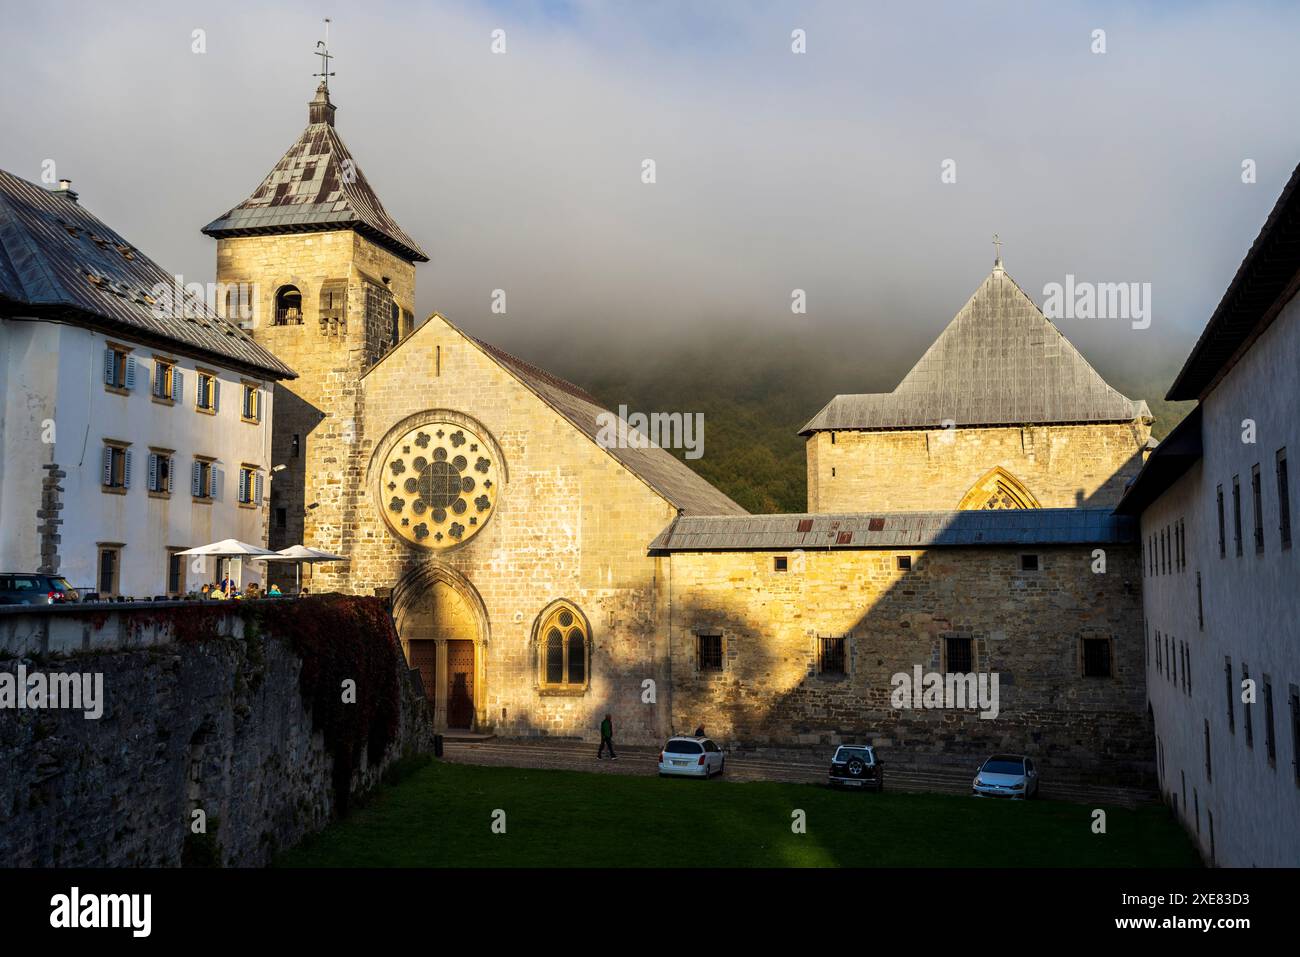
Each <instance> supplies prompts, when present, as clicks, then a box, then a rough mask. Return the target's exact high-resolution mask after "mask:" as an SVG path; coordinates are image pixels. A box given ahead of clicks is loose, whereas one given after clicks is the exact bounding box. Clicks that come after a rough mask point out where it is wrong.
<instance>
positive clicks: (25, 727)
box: [0, 599, 433, 867]
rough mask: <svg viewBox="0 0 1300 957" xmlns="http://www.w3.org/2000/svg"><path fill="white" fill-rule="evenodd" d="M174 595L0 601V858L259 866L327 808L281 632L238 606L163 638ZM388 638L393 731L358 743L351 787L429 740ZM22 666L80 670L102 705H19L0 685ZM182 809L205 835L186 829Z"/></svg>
mask: <svg viewBox="0 0 1300 957" xmlns="http://www.w3.org/2000/svg"><path fill="white" fill-rule="evenodd" d="M354 600H356V599H354ZM361 600H367V599H361ZM368 600H370V601H373V600H374V599H368ZM185 604H187V603H179V602H147V603H136V604H134V605H130V604H127V605H122V604H112V605H108V604H97V605H80V606H79V605H69V606H24V607H7V608H0V867H50V866H55V867H122V866H127V867H132V866H135V867H159V866H161V867H174V866H179V865H181V864H182V862H185V863H189V864H200V863H205V864H212V865H221V866H228V867H229V866H240V867H258V866H264V865H266V864H267V863H269V862H270V860H271V858H272V856H273V855H274V854H275V853H276V852H277V851H278V850H280V849H282V848H286V847H289V846H292V845H293V844H296V843H297V842H298V841H300V840H302V839H303V838H304V837H306V836H307V835H309V834H312V833H314V832H316V831H318V830H320V829H321V828H322V827H324V826H325V825H326V824H328V823H329V822H330V820H331V819H332V818H333V817H334V816H335V814H336V810H337V808H336V801H337V797H336V791H335V787H334V783H333V772H334V764H335V757H334V756H333V755H332V754H331V753H330V751H329V749H328V748H327V746H326V743H325V738H324V736H323V735H322V733H321V732H320V731H318V730H315V729H314V728H313V721H312V713H311V705H310V703H309V702H308V701H307V700H305V699H304V697H303V693H302V691H301V688H300V676H301V672H302V668H303V659H302V658H300V657H299V656H298V655H297V654H296V653H295V651H294V649H293V645H292V643H291V642H290V641H289V640H286V639H285V638H284V637H283V636H277V635H272V634H259V633H258V629H256V628H248V629H246V628H245V622H244V619H243V618H242V616H241V614H240V612H241V609H239V608H238V607H232V608H231V609H230V610H229V613H228V614H227V615H221V616H220V617H219V619H218V628H217V634H218V637H209V638H204V639H202V640H197V641H187V640H175V636H174V635H173V634H172V633H171V632H172V631H173V630H174V629H173V628H171V627H169V626H168V625H166V624H160V623H159V622H158V613H159V612H165V611H166V610H167V609H169V608H178V607H181V606H184V605H185ZM188 604H190V605H193V603H188ZM316 613H317V611H316V610H313V614H316ZM164 617H167V616H166V615H164ZM171 617H175V613H172V615H171ZM246 632H247V633H246ZM388 638H389V640H390V641H391V644H392V647H393V654H392V668H393V670H394V672H395V674H396V678H397V682H396V687H397V689H398V694H399V707H398V722H397V731H396V734H395V735H394V736H393V737H392V739H391V740H390V741H389V743H388V746H387V748H386V750H385V752H384V756H383V759H382V760H381V761H379V762H377V763H374V764H372V763H371V762H369V761H368V759H367V755H366V751H365V749H364V748H363V749H362V753H361V757H360V760H359V762H358V766H357V767H356V769H355V771H354V773H353V775H352V779H351V790H350V794H351V795H360V794H362V793H364V792H366V791H368V790H369V789H370V788H371V787H373V786H374V785H375V784H376V783H378V781H379V780H380V778H381V777H382V776H383V774H384V772H385V771H386V770H387V769H388V768H389V767H390V766H391V765H392V764H393V763H394V762H395V761H397V760H398V759H400V758H401V757H403V756H408V755H413V754H422V753H426V752H428V751H430V750H432V744H433V741H432V730H431V726H430V723H429V716H428V711H427V708H426V705H425V702H424V699H423V696H422V695H420V694H419V693H418V692H417V690H416V687H415V686H414V685H413V684H412V681H411V678H410V672H409V670H408V668H407V666H406V662H405V659H404V658H403V657H402V655H401V650H400V647H399V646H398V644H397V639H396V634H395V633H392V634H391V635H390V636H388ZM381 647H382V646H381ZM20 671H21V672H22V673H25V674H26V675H28V676H31V675H33V674H38V673H39V674H42V675H46V676H54V675H69V676H71V675H91V676H92V679H91V681H92V689H93V683H94V681H95V680H99V681H102V685H101V687H102V692H101V693H100V695H99V702H100V703H99V705H98V708H99V709H102V713H101V715H100V716H99V717H98V718H90V717H86V716H85V712H84V711H83V710H72V709H68V708H60V709H54V708H42V709H31V708H24V709H17V708H16V707H14V705H13V700H12V694H11V697H10V699H8V700H6V699H5V697H4V690H5V684H6V683H8V685H9V687H10V688H11V689H12V688H13V687H14V684H15V678H16V676H17V675H18V674H19V673H20ZM93 676H99V678H98V679H95V678H94V677H93ZM50 684H51V686H52V685H53V682H50ZM65 687H66V686H65ZM83 687H84V686H83ZM390 687H391V686H390ZM366 690H367V689H366V688H364V687H360V688H358V695H364V694H365V693H366ZM92 695H93V690H92ZM80 704H81V705H82V707H83V708H84V707H85V706H86V705H87V704H88V701H87V700H82V701H81V702H80ZM196 810H201V811H202V812H203V815H204V817H205V818H206V833H203V834H195V833H193V825H194V822H195V819H196V815H195V813H194V812H195V811H196Z"/></svg>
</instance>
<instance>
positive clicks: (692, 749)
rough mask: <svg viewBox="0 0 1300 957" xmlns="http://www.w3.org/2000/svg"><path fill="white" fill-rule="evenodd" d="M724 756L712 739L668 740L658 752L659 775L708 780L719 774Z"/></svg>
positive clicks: (724, 761) (683, 738) (678, 738)
mask: <svg viewBox="0 0 1300 957" xmlns="http://www.w3.org/2000/svg"><path fill="white" fill-rule="evenodd" d="M725 764H726V756H725V755H723V753H722V749H721V748H720V747H718V746H717V744H715V743H714V741H713V739H712V738H693V737H677V738H670V739H669V740H668V743H667V744H665V745H664V749H663V750H662V751H660V752H659V774H660V775H665V774H673V775H682V776H684V777H690V778H709V777H712V776H713V775H715V774H721V773H722V769H723V766H724V765H725Z"/></svg>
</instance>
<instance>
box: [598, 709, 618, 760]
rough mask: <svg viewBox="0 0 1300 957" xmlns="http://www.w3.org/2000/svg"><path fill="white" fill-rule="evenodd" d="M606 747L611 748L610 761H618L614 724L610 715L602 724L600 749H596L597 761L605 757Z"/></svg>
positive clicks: (606, 716)
mask: <svg viewBox="0 0 1300 957" xmlns="http://www.w3.org/2000/svg"><path fill="white" fill-rule="evenodd" d="M606 746H608V747H609V757H610V760H611V761H617V760H618V755H617V754H615V753H614V722H613V720H612V719H611V718H610V716H609V715H605V720H604V721H602V722H601V723H600V747H599V748H597V749H596V760H597V761H599V760H600V759H601V758H603V757H604V756H605V748H606Z"/></svg>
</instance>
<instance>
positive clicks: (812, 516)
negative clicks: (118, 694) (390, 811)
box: [204, 85, 1152, 775]
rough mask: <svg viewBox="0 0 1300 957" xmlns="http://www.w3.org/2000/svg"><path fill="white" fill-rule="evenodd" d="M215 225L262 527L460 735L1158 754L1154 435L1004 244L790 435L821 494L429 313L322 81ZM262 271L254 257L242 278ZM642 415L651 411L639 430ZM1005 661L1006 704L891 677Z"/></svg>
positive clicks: (401, 238)
mask: <svg viewBox="0 0 1300 957" xmlns="http://www.w3.org/2000/svg"><path fill="white" fill-rule="evenodd" d="M308 118H309V122H308V126H307V128H306V129H305V130H304V131H303V132H302V135H301V136H300V137H299V138H298V139H297V141H296V142H295V143H294V144H293V145H292V146H291V147H290V148H289V150H288V152H286V153H285V154H284V156H283V157H282V158H281V159H280V161H279V162H278V163H277V164H276V165H275V166H274V168H273V169H272V170H271V172H270V174H269V175H268V176H267V177H266V179H265V180H264V181H263V182H262V184H261V186H259V187H258V189H257V190H256V191H255V192H254V193H253V194H252V195H251V196H250V197H249V198H248V199H246V200H244V201H243V202H241V203H240V204H239V205H237V206H235V207H234V208H233V209H231V210H229V211H228V212H226V213H225V214H224V215H222V216H221V217H220V218H218V219H217V220H215V221H214V222H212V223H210V224H209V225H208V226H206V227H205V228H204V232H205V233H207V234H208V235H210V236H213V237H215V238H216V240H217V273H218V275H217V278H218V281H219V282H221V283H226V284H233V285H236V286H237V287H238V288H248V289H251V290H252V291H253V292H252V295H253V297H254V301H253V302H251V303H242V304H241V305H243V306H249V305H251V306H252V310H251V314H252V315H253V316H254V317H255V318H254V319H253V321H252V322H250V323H246V325H247V326H250V327H251V328H250V332H251V335H252V336H253V338H254V339H255V340H256V342H257V343H258V344H260V345H261V346H263V347H265V348H266V349H267V350H268V351H269V352H270V353H272V354H273V355H274V356H276V357H277V358H278V359H279V360H281V361H283V362H284V363H285V364H287V365H288V366H289V367H291V368H292V369H293V370H295V371H296V372H297V373H298V378H297V379H294V380H292V381H287V382H284V383H281V384H279V385H277V386H276V395H275V418H274V423H273V439H272V456H271V461H272V462H273V463H275V469H276V471H275V472H274V474H273V476H272V480H271V493H270V509H269V513H268V514H269V519H268V520H269V522H270V543H271V547H272V548H280V547H283V546H286V545H291V544H295V543H298V542H304V543H306V544H308V545H310V546H314V547H318V548H323V549H326V550H329V551H332V552H337V553H339V554H342V555H345V556H347V558H348V560H347V561H345V562H339V563H336V564H332V565H320V566H317V570H316V572H315V577H314V579H313V587H314V588H315V589H317V590H320V589H330V590H339V591H344V592H351V593H358V594H378V595H381V596H386V597H388V598H389V599H390V600H391V606H392V611H393V615H394V617H395V619H396V621H397V624H398V629H399V632H400V635H401V638H402V642H403V646H404V649H405V651H406V653H407V656H408V659H409V662H410V664H411V666H412V668H413V669H417V670H418V671H419V673H420V676H421V678H422V683H423V687H424V689H425V691H426V694H427V695H428V697H429V698H430V700H431V702H432V704H433V711H434V715H435V719H434V720H435V722H436V724H437V726H438V727H440V728H446V729H473V730H477V731H485V732H495V733H496V734H499V735H504V736H533V735H550V736H556V737H569V738H574V737H577V738H583V739H587V740H594V739H595V737H596V727H597V725H598V723H599V721H600V719H601V717H602V716H603V715H604V714H605V713H606V712H609V713H611V714H612V715H613V717H614V723H615V728H616V731H617V738H618V739H619V740H620V741H623V742H627V743H639V744H658V743H662V741H663V739H664V737H665V736H666V735H668V734H670V733H672V732H674V731H677V732H680V731H689V730H691V729H693V728H694V727H695V726H697V725H699V724H703V725H704V726H705V727H706V728H707V730H708V732H709V733H710V734H711V735H713V736H714V737H716V738H717V739H719V740H720V741H723V742H725V743H728V744H733V745H771V746H781V745H795V744H823V745H829V744H833V743H837V742H839V741H862V740H872V741H874V742H876V743H877V744H878V745H879V746H881V747H882V748H884V749H886V750H887V751H892V752H894V753H895V754H899V755H903V754H906V753H938V752H952V753H957V754H976V753H987V752H989V751H991V750H1002V749H1007V750H1013V751H1023V752H1026V753H1030V754H1034V755H1037V756H1039V757H1040V758H1041V759H1042V760H1044V761H1045V762H1046V763H1047V764H1048V765H1049V766H1050V765H1051V764H1053V763H1056V764H1059V765H1070V766H1076V767H1090V766H1095V765H1097V764H1099V763H1101V762H1105V763H1106V764H1107V765H1108V766H1109V767H1110V768H1111V769H1119V770H1123V771H1129V772H1132V773H1133V774H1135V775H1144V774H1147V773H1149V771H1150V768H1151V762H1152V754H1151V744H1150V742H1151V735H1150V730H1149V727H1148V725H1147V718H1146V714H1145V699H1146V692H1145V683H1144V666H1143V653H1144V645H1143V631H1142V603H1141V594H1140V586H1141V560H1142V558H1141V554H1140V547H1139V545H1138V543H1137V535H1136V531H1135V527H1134V524H1133V520H1132V519H1131V518H1129V517H1126V516H1119V515H1115V514H1113V506H1114V505H1115V503H1116V502H1117V501H1118V500H1119V498H1120V496H1121V494H1122V492H1123V489H1124V486H1125V484H1126V483H1127V482H1128V481H1129V480H1130V479H1131V478H1132V477H1133V476H1134V475H1135V474H1136V473H1137V471H1138V470H1139V469H1140V468H1141V465H1142V462H1143V457H1144V455H1145V453H1146V451H1147V449H1148V443H1149V439H1150V425H1151V415H1150V412H1149V411H1148V409H1147V407H1146V404H1145V403H1143V402H1140V401H1133V400H1130V399H1128V398H1125V397H1124V396H1123V395H1120V394H1119V393H1118V392H1116V391H1115V390H1114V389H1112V388H1111V387H1110V386H1109V385H1107V384H1106V382H1104V381H1103V380H1102V378H1101V377H1100V376H1099V375H1098V374H1097V373H1096V372H1095V371H1094V370H1093V368H1092V367H1091V366H1090V365H1089V364H1088V362H1087V361H1086V360H1085V359H1084V357H1083V356H1082V355H1080V353H1079V352H1078V351H1077V350H1076V349H1075V348H1074V347H1073V346H1072V345H1071V344H1070V343H1069V342H1068V341H1067V340H1066V339H1065V338H1064V337H1063V336H1062V335H1061V333H1060V332H1059V331H1058V330H1057V329H1056V328H1055V327H1054V326H1053V325H1052V324H1051V323H1050V322H1049V321H1048V320H1047V319H1046V318H1044V316H1043V314H1042V312H1041V311H1040V310H1039V309H1038V308H1037V307H1036V306H1035V305H1034V303H1033V301H1032V300H1031V299H1030V298H1029V297H1028V296H1027V295H1026V294H1025V293H1024V292H1023V291H1022V290H1021V289H1020V287H1019V286H1017V285H1016V283H1015V282H1014V281H1013V280H1012V278H1011V277H1010V276H1009V275H1008V274H1007V272H1006V271H1005V269H1004V268H1003V267H1002V265H1001V262H1000V261H999V262H997V263H996V264H995V266H994V268H993V269H992V271H991V273H990V274H989V275H988V276H987V278H985V279H984V281H983V282H982V283H981V284H980V286H979V287H978V288H977V289H976V290H975V292H974V294H973V295H972V296H971V298H970V300H969V301H968V302H967V303H966V304H965V305H964V306H962V307H961V309H960V310H959V311H958V312H957V314H956V317H955V318H954V319H953V320H952V321H951V322H950V323H949V324H948V326H947V328H945V329H943V330H942V332H941V333H940V334H939V336H938V338H937V339H936V340H935V342H934V344H933V345H932V346H931V347H930V348H929V350H928V351H927V352H926V353H925V354H924V355H923V356H921V358H920V360H919V361H918V362H917V364H916V366H915V367H914V368H913V369H912V370H911V371H910V372H909V373H908V374H907V376H906V377H905V378H904V379H903V380H902V381H901V382H900V383H899V385H898V387H897V388H895V389H894V391H893V392H890V393H887V394H873V395H840V396H835V397H834V398H832V399H831V400H830V401H829V402H828V403H827V405H826V406H825V408H823V409H822V410H821V411H820V412H819V413H818V414H817V415H816V416H815V417H814V418H813V419H812V420H811V421H810V422H808V424H807V425H806V426H805V427H804V429H803V430H802V434H803V435H805V436H806V438H807V470H808V509H807V512H806V513H804V514H794V515H750V514H748V513H746V512H745V511H744V510H743V509H742V508H740V507H739V506H738V505H736V503H735V502H733V501H731V500H730V499H729V498H728V497H727V496H726V495H725V494H723V493H722V492H720V491H719V490H717V489H716V488H714V487H713V486H711V485H710V484H709V483H707V482H706V481H704V480H703V479H702V478H700V477H699V476H698V475H697V474H696V473H695V472H693V471H692V470H691V469H689V468H688V467H687V466H686V465H685V464H683V463H682V462H681V461H679V460H678V459H677V458H675V457H674V456H673V455H671V454H670V453H669V452H667V451H665V450H662V449H659V448H655V447H653V446H649V445H647V444H645V443H639V442H637V441H632V442H629V443H626V445H627V446H628V447H606V446H608V445H609V443H607V442H604V443H603V442H601V441H599V433H600V429H599V427H598V418H597V417H598V416H600V415H601V414H602V412H603V411H604V410H603V409H602V408H601V406H600V405H599V403H598V402H597V401H596V400H595V399H594V398H593V397H592V396H590V395H588V394H587V393H586V392H584V391H583V390H582V389H581V388H579V387H578V386H576V385H573V384H571V383H569V382H566V381H564V380H562V379H560V378H557V377H555V376H553V375H550V374H548V373H546V372H545V371H543V370H541V369H539V368H536V367H535V366H533V365H530V364H529V363H527V362H524V361H522V360H520V359H518V358H515V357H514V356H511V355H509V354H507V353H505V352H503V351H502V350H501V349H499V348H497V347H495V346H493V345H491V344H489V343H487V342H484V341H482V340H481V339H478V338H476V337H474V336H472V335H470V334H468V333H466V332H464V331H462V330H461V329H459V328H458V327H457V326H456V325H454V324H453V323H452V322H451V321H449V320H448V319H446V318H445V317H443V316H441V315H437V314H434V315H432V316H430V317H429V319H428V320H427V321H425V322H423V323H422V324H420V325H418V326H416V325H415V324H414V322H413V313H414V301H415V265H416V264H417V263H421V262H426V261H427V260H428V256H427V255H426V254H425V253H424V252H423V251H422V250H421V248H420V246H419V244H418V243H417V242H416V241H415V240H414V239H413V238H412V237H411V236H409V235H408V234H407V233H406V232H404V231H403V230H402V229H401V228H400V227H399V226H398V225H397V223H396V222H395V221H394V220H393V218H392V217H391V216H390V215H389V214H388V213H387V212H386V211H385V209H384V207H383V204H382V203H381V202H380V201H379V198H378V196H377V195H376V194H375V192H374V191H373V190H372V189H371V188H370V186H369V185H368V184H367V182H366V179H365V177H364V175H363V174H362V173H361V170H360V169H359V167H358V166H357V164H356V162H355V161H354V160H353V158H352V156H351V154H350V153H349V151H348V149H347V147H346V146H345V145H344V144H343V141H342V139H341V138H340V137H339V134H338V132H337V130H336V128H335V107H334V105H333V104H332V103H331V102H330V98H329V93H328V90H327V89H326V88H325V87H324V86H323V85H322V87H321V88H320V89H318V90H317V93H316V97H315V99H314V100H313V101H312V102H311V104H310V106H309V117H308ZM244 284H246V285H244ZM634 438H635V436H634ZM934 672H937V673H941V674H947V673H953V674H963V675H964V674H982V675H986V676H990V675H996V676H997V678H998V685H997V686H998V688H999V700H998V703H997V707H996V709H994V710H995V711H996V714H995V715H993V714H989V713H988V710H989V709H985V711H984V713H981V711H980V709H978V708H977V707H974V706H973V702H968V705H971V706H967V707H934V706H932V702H931V703H927V702H923V701H922V700H921V697H920V695H919V694H918V695H917V696H916V698H915V699H913V698H911V697H908V698H906V700H905V701H904V703H903V704H901V705H900V704H899V701H898V700H897V695H896V693H895V692H896V690H897V688H898V686H899V681H900V678H899V676H904V677H905V678H908V679H911V678H912V677H913V676H920V675H921V674H923V673H925V674H928V673H934Z"/></svg>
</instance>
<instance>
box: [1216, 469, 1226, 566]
mask: <svg viewBox="0 0 1300 957" xmlns="http://www.w3.org/2000/svg"><path fill="white" fill-rule="evenodd" d="M1215 499H1216V504H1217V506H1218V509H1219V557H1220V558H1226V557H1227V555H1228V543H1227V539H1226V538H1225V537H1224V532H1223V486H1222V485H1220V486H1219V488H1218V491H1217V492H1216V493H1215Z"/></svg>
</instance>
